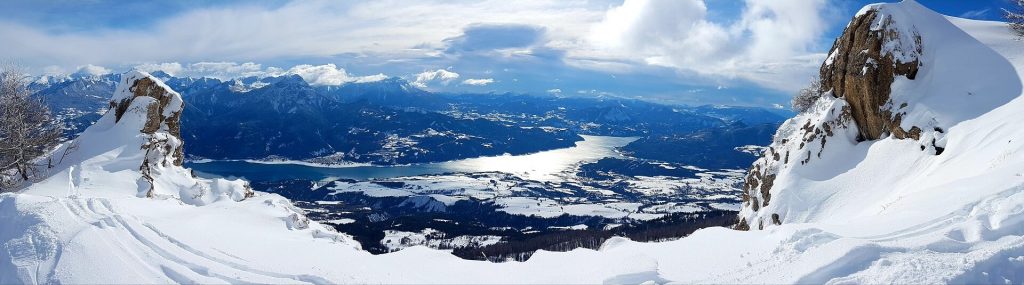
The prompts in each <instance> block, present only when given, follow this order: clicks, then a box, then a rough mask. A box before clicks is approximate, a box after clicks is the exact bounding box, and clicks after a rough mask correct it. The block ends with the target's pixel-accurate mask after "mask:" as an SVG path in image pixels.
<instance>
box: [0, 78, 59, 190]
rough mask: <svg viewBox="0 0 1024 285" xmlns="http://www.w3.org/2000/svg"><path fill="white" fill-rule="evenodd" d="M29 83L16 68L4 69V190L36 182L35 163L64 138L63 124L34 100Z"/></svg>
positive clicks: (0, 176) (0, 160) (0, 91)
mask: <svg viewBox="0 0 1024 285" xmlns="http://www.w3.org/2000/svg"><path fill="white" fill-rule="evenodd" d="M26 79H27V78H26V77H25V75H23V74H22V73H21V72H19V70H18V69H16V68H9V67H8V68H2V69H0V190H4V189H10V188H11V187H13V186H15V185H18V184H20V183H21V182H22V181H27V180H30V179H31V178H33V177H34V176H35V174H36V172H37V171H38V169H39V166H37V165H35V162H34V161H35V159H36V158H38V157H40V156H41V155H43V154H44V153H45V152H46V151H48V150H49V149H50V148H52V147H53V146H55V145H56V144H57V143H59V141H60V138H61V127H60V124H59V123H58V122H57V120H56V119H54V118H53V117H52V116H51V115H50V111H49V110H48V109H47V107H46V105H44V104H43V102H42V101H41V100H37V99H34V98H32V96H31V95H32V93H31V92H30V91H29V90H28V87H27V85H26V82H25V81H26Z"/></svg>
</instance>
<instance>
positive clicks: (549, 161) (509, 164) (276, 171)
mask: <svg viewBox="0 0 1024 285" xmlns="http://www.w3.org/2000/svg"><path fill="white" fill-rule="evenodd" d="M582 137H583V141H579V142H576V146H574V147H569V148H561V149H555V150H549V151H542V152H537V153H532V154H525V155H502V156H489V157H477V158H469V159H462V160H453V161H445V162H436V163H424V164H412V165H397V166H366V165H362V166H351V167H321V166H314V165H307V164H302V163H264V162H249V161H207V162H201V163H186V164H187V167H190V168H192V169H193V170H195V171H196V172H197V174H198V175H200V176H207V177H210V176H219V177H241V178H245V179H248V180H264V181H266V180H284V179H302V180H334V179H340V178H348V179H356V180H366V179H371V178H392V177H402V176H416V175H426V174H441V173H450V172H484V171H500V172H507V173H512V174H516V175H519V176H521V177H523V178H526V179H532V180H541V181H555V180H561V179H560V177H561V176H562V175H565V174H567V172H568V171H571V170H572V169H573V168H574V167H575V166H576V165H578V164H580V163H586V162H593V161H597V160H600V159H602V158H605V157H621V156H622V155H621V154H619V153H618V152H617V151H616V150H615V149H616V148H617V147H621V146H625V145H626V144H629V143H630V142H632V141H635V140H636V139H637V138H636V137H609V136H582Z"/></svg>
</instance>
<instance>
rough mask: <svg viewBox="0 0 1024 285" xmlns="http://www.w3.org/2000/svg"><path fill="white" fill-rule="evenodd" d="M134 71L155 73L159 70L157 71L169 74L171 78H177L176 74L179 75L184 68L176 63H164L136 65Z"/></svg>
mask: <svg viewBox="0 0 1024 285" xmlns="http://www.w3.org/2000/svg"><path fill="white" fill-rule="evenodd" d="M135 69H136V70H140V71H145V72H150V73H152V72H156V71H158V70H159V71H163V72H166V73H167V74H170V75H171V76H177V75H178V74H181V72H182V71H183V70H184V69H185V68H184V67H182V66H181V64H180V63H177V62H165V63H144V64H140V65H136V66H135Z"/></svg>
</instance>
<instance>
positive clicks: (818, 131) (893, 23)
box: [740, 1, 1021, 229]
mask: <svg viewBox="0 0 1024 285" xmlns="http://www.w3.org/2000/svg"><path fill="white" fill-rule="evenodd" d="M862 27H867V29H861V28H862ZM873 37H877V38H878V39H877V40H875V41H871V40H865V38H867V39H871V38H873ZM851 39H855V40H856V41H858V42H857V43H853V44H847V43H845V41H851ZM860 41H864V42H866V46H865V47H867V48H870V49H865V50H861V46H862V44H859V42H860ZM875 45H877V46H875ZM879 48H880V49H881V51H879V50H875V49H879ZM1017 48H1018V49H1019V48H1020V47H1017ZM832 52H833V55H830V56H829V60H827V61H826V62H825V63H824V64H823V66H822V68H821V71H822V73H821V74H822V79H823V80H826V82H823V86H825V87H827V88H830V89H829V90H823V91H826V92H825V95H824V96H823V97H824V98H822V99H821V100H819V102H817V106H816V107H814V108H813V110H812V111H810V112H807V113H805V114H800V115H798V116H797V117H795V118H792V119H790V120H789V121H787V122H786V123H784V124H783V126H782V127H780V129H779V131H778V133H777V134H776V136H775V138H774V142H773V144H772V145H771V146H769V148H768V151H766V152H765V154H764V156H763V157H762V158H761V159H759V160H758V161H757V162H755V164H754V167H753V168H752V169H751V173H750V175H748V179H747V186H746V187H745V190H746V195H747V199H746V200H747V203H746V207H744V210H743V212H742V214H741V217H742V218H743V222H741V225H740V228H752V229H760V228H764V227H765V226H769V225H772V224H778V223H788V222H809V221H818V220H821V219H829V217H830V216H831V217H832V218H837V219H845V218H848V216H844V215H841V214H839V213H847V212H857V211H862V210H864V209H865V205H864V204H862V203H859V202H877V201H876V200H873V199H882V198H883V197H886V196H894V195H899V194H897V193H900V192H901V191H911V190H914V191H916V190H918V189H921V188H924V187H926V186H925V185H928V184H932V183H935V184H941V183H943V182H945V181H948V178H949V177H950V176H948V175H945V174H939V173H943V172H947V171H949V172H953V173H955V177H961V176H965V175H968V174H970V173H974V171H976V170H978V169H980V168H981V167H980V166H979V167H970V166H971V165H974V164H973V162H971V161H965V160H964V159H966V158H965V157H964V156H962V154H967V153H969V154H970V155H969V156H971V157H975V158H977V157H985V156H988V155H992V154H994V153H993V152H994V151H995V150H997V149H1005V148H1007V147H1012V145H1011V146H998V145H993V144H992V143H993V142H994V141H996V140H1002V139H1006V140H1008V141H1009V140H1012V135H1013V133H1012V132H1013V130H1012V129H999V130H994V132H996V133H995V135H994V136H993V135H987V134H980V133H978V132H977V130H978V129H977V127H974V126H979V127H981V126H982V125H978V124H979V121H986V122H988V123H980V124H1006V123H1007V122H1013V121H1017V120H1018V119H1017V118H1004V119H994V117H995V116H996V115H995V114H998V113H999V111H1002V110H1005V109H1007V108H1012V107H1009V106H1012V105H1013V104H1014V102H1015V101H1013V100H1016V99H1018V97H1019V96H1020V94H1021V79H1020V77H1019V74H1018V73H1017V71H1016V70H1015V65H1017V64H1019V63H1016V62H1010V61H1009V59H1008V58H1007V55H1004V54H1007V53H1008V54H1009V56H1010V57H1012V56H1015V55H1016V54H1017V53H1018V52H1017V51H1016V50H1012V49H1008V50H1004V51H1003V53H1004V54H1000V53H999V52H997V51H995V50H993V49H992V47H990V46H989V45H988V44H986V43H982V42H980V41H979V40H978V39H976V38H974V37H972V36H971V35H969V34H968V33H966V32H964V31H963V30H961V29H960V28H958V27H957V26H956V25H954V24H952V23H951V22H950V21H949V20H947V18H945V17H943V16H942V15H939V14H937V13H935V12H933V11H930V10H928V9H927V8H925V7H923V6H921V5H920V4H918V3H915V2H912V1H905V2H902V3H897V4H876V5H871V6H868V7H865V8H864V9H863V10H862V11H861V12H860V13H859V14H858V16H857V18H855V19H854V22H853V23H851V25H850V26H848V28H847V31H846V32H845V33H844V35H843V36H842V37H841V38H840V40H839V41H837V43H836V47H834V48H833V51H832ZM871 54H874V55H875V56H874V57H872V56H864V55H871ZM856 60H861V61H868V62H859V63H858V62H855V61H856ZM880 64H881V65H880ZM885 64H888V65H892V66H885ZM907 64H912V65H913V67H912V68H911V67H906V66H904V65H907ZM1017 66H1019V65H1017ZM911 69H912V72H911V71H907V70H911ZM901 70H904V71H901ZM887 78H888V79H887ZM877 84H891V86H877ZM986 117H987V118H988V119H987V120H986V119H985V118H986ZM980 138H985V139H988V140H993V141H989V142H988V143H985V144H982V145H964V144H957V145H954V144H953V142H954V141H958V140H961V139H980ZM1011 144H1012V141H1011ZM944 152H953V153H952V154H947V155H944ZM979 174H981V173H979ZM861 198H867V200H862V199H861ZM850 199H853V200H850ZM826 212H832V213H833V214H832V215H822V214H823V213H826Z"/></svg>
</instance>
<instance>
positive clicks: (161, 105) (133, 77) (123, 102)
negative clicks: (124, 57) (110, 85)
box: [110, 74, 185, 166]
mask: <svg viewBox="0 0 1024 285" xmlns="http://www.w3.org/2000/svg"><path fill="white" fill-rule="evenodd" d="M122 84H126V85H127V86H129V87H128V88H127V92H128V96H119V97H117V98H114V99H112V100H111V101H110V110H113V111H114V116H115V122H120V121H121V118H122V117H124V114H125V113H126V112H127V111H128V109H129V108H130V107H132V106H138V107H141V108H142V109H140V110H138V111H143V112H145V116H144V117H145V123H144V124H143V127H142V129H141V130H140V131H141V132H142V133H144V134H147V135H150V136H151V140H150V143H147V144H146V145H144V146H143V148H144V149H145V150H146V152H147V153H156V152H159V153H164V154H167V155H165V156H164V157H163V158H164V159H161V162H162V163H168V162H169V163H171V164H173V165H176V166H181V165H182V163H184V161H185V158H184V151H183V149H184V147H183V144H182V143H181V111H182V107H183V101H182V100H181V95H179V94H178V93H176V92H174V91H173V90H170V88H168V87H167V86H164V85H163V84H162V83H158V82H156V80H155V79H153V78H152V77H150V76H141V74H128V75H126V76H125V78H124V79H123V80H122ZM140 98H145V99H143V100H139V99H140ZM137 101H139V102H137ZM157 131H163V133H166V134H167V135H158V134H157ZM171 140H174V141H171ZM158 148H159V149H158Z"/></svg>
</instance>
